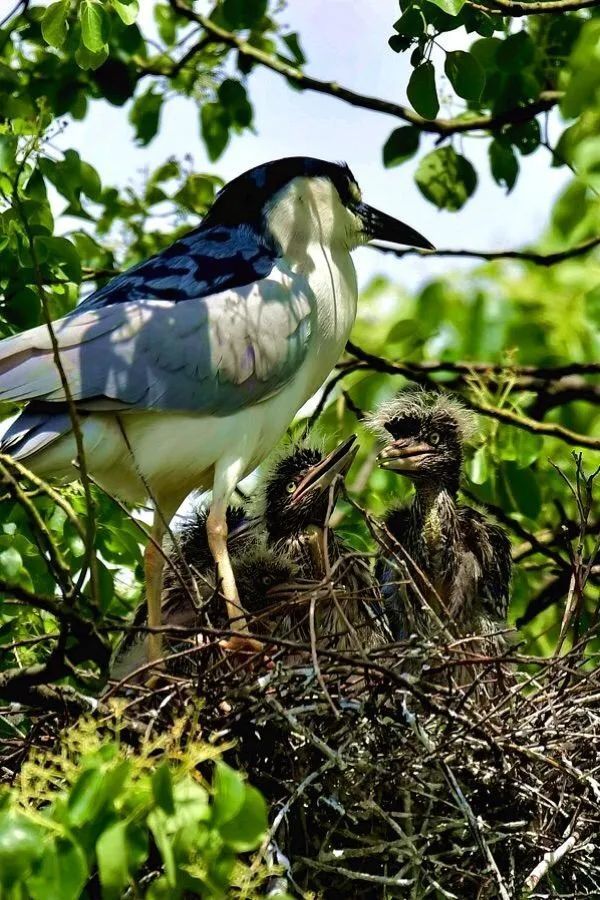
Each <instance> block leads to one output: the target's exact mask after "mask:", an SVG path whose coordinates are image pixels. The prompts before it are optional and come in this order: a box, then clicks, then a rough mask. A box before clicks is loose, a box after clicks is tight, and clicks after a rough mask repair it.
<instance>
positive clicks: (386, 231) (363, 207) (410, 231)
mask: <svg viewBox="0 0 600 900" xmlns="http://www.w3.org/2000/svg"><path fill="white" fill-rule="evenodd" d="M356 213H357V215H358V216H359V217H360V219H361V221H362V223H363V228H364V231H365V234H366V235H367V239H368V240H369V241H386V242H387V243H389V244H403V245H405V246H408V247H420V248H421V249H422V250H435V247H434V246H433V244H432V243H431V241H428V240H427V238H425V237H423V235H422V234H419V232H418V231H415V229H414V228H411V227H410V225H405V224H404V222H400V220H399V219H394V218H393V216H388V215H387V213H383V212H379V210H378V209H373V207H372V206H369V204H368V203H359V204H358V207H357V208H356Z"/></svg>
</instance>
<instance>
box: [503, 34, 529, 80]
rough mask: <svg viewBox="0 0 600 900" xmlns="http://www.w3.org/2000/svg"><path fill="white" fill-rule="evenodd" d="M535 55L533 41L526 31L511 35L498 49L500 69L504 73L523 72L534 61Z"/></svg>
mask: <svg viewBox="0 0 600 900" xmlns="http://www.w3.org/2000/svg"><path fill="white" fill-rule="evenodd" d="M534 54H535V47H534V44H533V41H532V40H531V38H530V37H529V35H528V34H527V32H526V31H518V32H517V33H516V34H509V36H508V37H507V38H505V40H504V41H502V43H501V45H500V47H499V48H498V52H497V55H496V59H497V63H498V68H500V69H502V71H503V72H521V71H522V70H523V69H524V68H525V67H526V66H528V65H529V63H530V62H532V61H533V57H534Z"/></svg>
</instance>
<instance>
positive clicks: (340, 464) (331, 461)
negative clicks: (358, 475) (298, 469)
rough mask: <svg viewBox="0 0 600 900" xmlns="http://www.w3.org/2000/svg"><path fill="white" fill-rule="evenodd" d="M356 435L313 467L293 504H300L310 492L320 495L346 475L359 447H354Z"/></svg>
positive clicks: (292, 499) (301, 484) (295, 496)
mask: <svg viewBox="0 0 600 900" xmlns="http://www.w3.org/2000/svg"><path fill="white" fill-rule="evenodd" d="M355 441H356V435H355V434H353V435H352V436H351V437H349V438H348V439H347V440H346V441H343V442H342V443H341V444H339V445H338V446H337V447H336V448H335V450H332V451H331V453H329V454H328V455H327V456H326V457H325V458H324V459H322V460H321V462H319V463H316V465H314V466H311V467H310V469H309V471H308V472H307V474H306V475H305V476H304V478H303V479H302V481H301V482H300V484H299V485H298V486H297V488H296V490H295V492H294V496H293V497H292V498H291V502H292V503H294V504H295V503H298V502H299V501H300V500H301V499H303V498H304V497H305V496H306V494H307V493H308V492H309V491H311V492H312V491H318V492H319V493H320V494H322V493H323V492H325V491H327V490H328V489H329V487H330V486H331V485H332V484H333V482H334V481H335V479H336V478H337V476H338V475H341V476H342V477H343V476H344V475H346V473H347V472H348V469H349V468H350V466H351V465H352V462H353V460H354V457H355V456H356V454H357V452H358V447H355V446H354V443H355Z"/></svg>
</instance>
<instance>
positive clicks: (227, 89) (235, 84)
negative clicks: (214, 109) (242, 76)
mask: <svg viewBox="0 0 600 900" xmlns="http://www.w3.org/2000/svg"><path fill="white" fill-rule="evenodd" d="M217 93H218V97H219V101H220V103H221V105H222V106H223V107H224V108H225V109H226V110H227V113H228V114H229V118H230V120H231V122H232V123H233V124H234V125H237V126H239V127H240V128H247V127H248V125H250V123H251V122H252V106H251V105H250V103H249V102H248V95H247V94H246V89H245V87H244V86H243V85H242V84H241V83H240V82H239V81H235V79H233V78H226V79H225V81H223V82H222V83H221V84H220V85H219V90H218V92H217Z"/></svg>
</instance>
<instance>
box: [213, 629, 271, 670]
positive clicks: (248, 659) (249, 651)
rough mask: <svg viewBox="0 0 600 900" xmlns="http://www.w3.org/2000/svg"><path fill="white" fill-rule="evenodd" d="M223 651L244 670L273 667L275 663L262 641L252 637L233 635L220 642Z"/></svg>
mask: <svg viewBox="0 0 600 900" xmlns="http://www.w3.org/2000/svg"><path fill="white" fill-rule="evenodd" d="M219 646H220V647H221V650H223V652H224V653H225V655H226V657H227V658H228V659H230V660H231V661H232V662H233V663H235V664H236V665H239V666H241V667H243V668H248V669H254V668H257V667H259V666H267V667H268V668H269V667H272V666H273V661H272V660H271V658H270V657H269V655H268V653H267V652H266V649H265V644H263V643H262V641H257V640H256V639H255V638H251V637H250V635H248V636H247V637H246V636H245V635H238V634H236V635H232V636H231V637H228V638H226V639H225V640H222V641H219Z"/></svg>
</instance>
